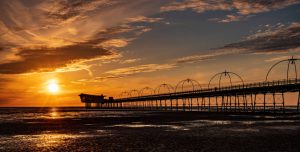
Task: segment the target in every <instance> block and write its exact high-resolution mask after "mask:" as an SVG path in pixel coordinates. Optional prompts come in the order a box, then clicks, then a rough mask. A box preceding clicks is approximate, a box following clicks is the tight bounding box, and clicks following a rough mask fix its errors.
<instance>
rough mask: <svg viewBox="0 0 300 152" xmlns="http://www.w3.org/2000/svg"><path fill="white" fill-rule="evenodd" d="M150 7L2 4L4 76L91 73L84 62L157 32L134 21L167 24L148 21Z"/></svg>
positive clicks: (78, 0)
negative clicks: (33, 73) (151, 32)
mask: <svg viewBox="0 0 300 152" xmlns="http://www.w3.org/2000/svg"><path fill="white" fill-rule="evenodd" d="M146 4H149V5H150V2H149V1H147V0H142V1H133V0H132V1H131V2H128V1H126V2H125V1H122V0H49V1H46V0H38V1H30V2H28V1H23V0H16V1H0V8H1V11H2V12H1V14H0V35H1V36H0V45H1V46H5V47H4V48H2V47H1V48H0V56H1V58H0V68H1V69H0V73H2V74H20V73H28V72H51V71H52V72H55V71H59V72H61V71H74V70H78V69H85V70H86V69H87V68H88V67H90V66H87V65H86V64H82V63H83V62H84V61H90V60H93V59H95V60H97V59H99V58H104V57H107V58H110V56H116V54H118V53H119V52H118V51H117V50H116V49H117V48H120V47H125V46H127V45H128V43H130V42H131V41H132V40H134V39H136V38H137V37H138V36H139V35H140V34H143V33H145V32H148V31H149V30H151V29H150V28H149V27H147V26H141V25H133V24H132V23H135V22H147V23H154V22H158V21H160V20H162V19H161V18H149V17H146V16H145V15H147V14H151V11H150V8H147V7H146V6H149V5H146ZM158 4H160V3H158V2H152V3H151V6H156V5H158ZM136 7H139V9H133V8H136ZM157 7H158V6H157ZM128 19H131V21H130V22H129V21H128Z"/></svg>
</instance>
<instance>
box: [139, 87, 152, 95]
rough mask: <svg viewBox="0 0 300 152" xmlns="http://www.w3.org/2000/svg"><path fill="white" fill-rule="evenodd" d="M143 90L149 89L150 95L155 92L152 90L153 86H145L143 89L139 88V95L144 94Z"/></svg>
mask: <svg viewBox="0 0 300 152" xmlns="http://www.w3.org/2000/svg"><path fill="white" fill-rule="evenodd" d="M145 90H150V92H151V93H150V95H153V94H154V93H155V90H154V89H153V88H150V87H145V88H143V89H141V90H140V92H139V93H140V96H143V95H144V91H145Z"/></svg>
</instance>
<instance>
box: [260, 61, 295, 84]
mask: <svg viewBox="0 0 300 152" xmlns="http://www.w3.org/2000/svg"><path fill="white" fill-rule="evenodd" d="M299 60H300V59H295V58H294V57H292V58H290V59H286V60H281V61H278V62H276V63H275V64H273V65H272V66H271V68H270V69H269V71H268V73H267V75H266V81H268V76H269V75H270V72H271V71H272V69H274V68H275V67H276V66H277V65H279V64H280V63H283V62H287V71H286V79H287V80H289V79H290V78H289V71H290V65H294V72H295V75H296V79H297V78H298V76H297V64H296V61H299Z"/></svg>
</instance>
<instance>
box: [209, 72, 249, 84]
mask: <svg viewBox="0 0 300 152" xmlns="http://www.w3.org/2000/svg"><path fill="white" fill-rule="evenodd" d="M218 76H219V88H220V87H221V81H222V78H223V76H224V77H227V76H228V78H229V81H230V86H232V76H236V77H238V78H239V79H240V80H241V82H242V83H243V85H244V80H243V79H242V77H241V76H240V75H238V74H236V73H234V72H229V71H226V70H225V71H224V72H220V73H217V74H215V75H214V76H213V77H211V79H210V80H209V83H208V88H209V87H210V84H211V82H212V80H214V79H215V78H216V77H218Z"/></svg>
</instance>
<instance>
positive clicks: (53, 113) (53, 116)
mask: <svg viewBox="0 0 300 152" xmlns="http://www.w3.org/2000/svg"><path fill="white" fill-rule="evenodd" d="M50 118H51V119H57V118H59V114H58V112H57V109H56V108H52V109H51V111H50Z"/></svg>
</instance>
